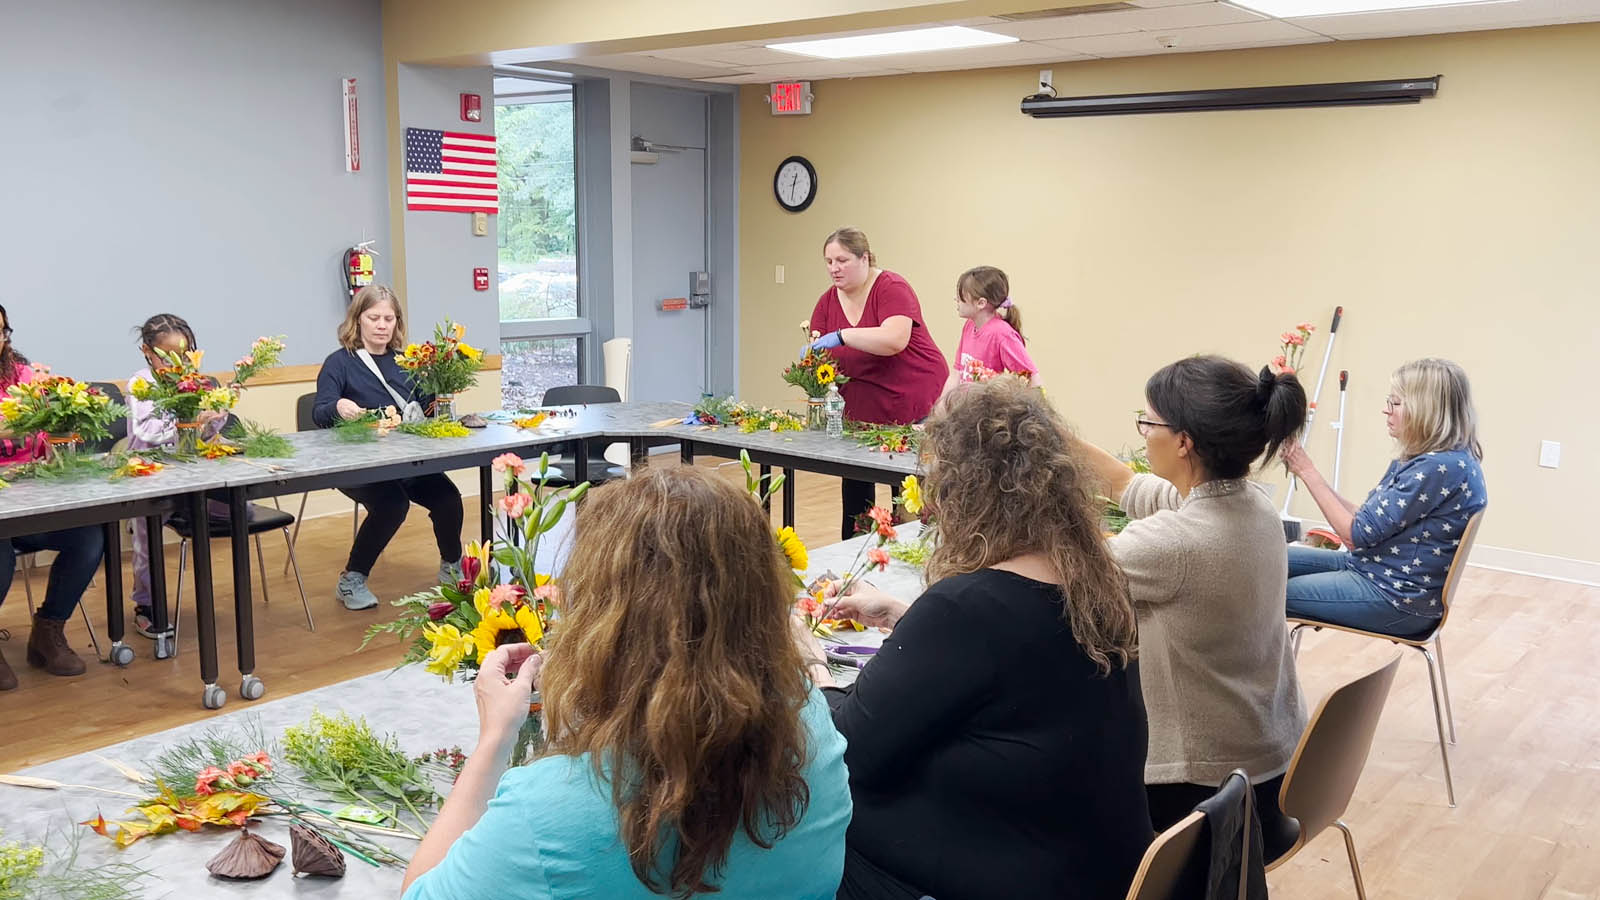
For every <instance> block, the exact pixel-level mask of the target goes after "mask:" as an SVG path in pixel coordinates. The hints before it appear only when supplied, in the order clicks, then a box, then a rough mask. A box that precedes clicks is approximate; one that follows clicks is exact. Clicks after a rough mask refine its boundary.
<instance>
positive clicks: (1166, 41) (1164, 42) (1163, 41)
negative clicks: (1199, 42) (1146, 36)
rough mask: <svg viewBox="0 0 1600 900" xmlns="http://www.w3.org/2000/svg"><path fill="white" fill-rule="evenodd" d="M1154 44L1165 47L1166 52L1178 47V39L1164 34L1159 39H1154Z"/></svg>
mask: <svg viewBox="0 0 1600 900" xmlns="http://www.w3.org/2000/svg"><path fill="white" fill-rule="evenodd" d="M1156 43H1158V44H1160V45H1161V46H1162V47H1165V48H1166V49H1168V50H1171V49H1172V48H1173V47H1176V46H1178V39H1177V38H1175V37H1173V36H1171V35H1165V34H1164V35H1161V36H1160V37H1157V38H1156Z"/></svg>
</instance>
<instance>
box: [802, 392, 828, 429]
mask: <svg viewBox="0 0 1600 900" xmlns="http://www.w3.org/2000/svg"><path fill="white" fill-rule="evenodd" d="M827 427H828V412H827V410H826V409H824V408H823V399H822V398H821V397H808V398H806V430H807V431H822V430H823V429H825V428H827Z"/></svg>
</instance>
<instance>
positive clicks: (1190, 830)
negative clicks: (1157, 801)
mask: <svg viewBox="0 0 1600 900" xmlns="http://www.w3.org/2000/svg"><path fill="white" fill-rule="evenodd" d="M1205 824H1206V816H1205V813H1202V812H1199V811H1198V810H1197V811H1195V812H1192V813H1189V814H1188V815H1187V816H1184V817H1183V818H1182V819H1179V820H1178V824H1176V825H1174V826H1172V827H1171V828H1168V829H1167V830H1166V831H1163V832H1161V833H1160V834H1158V835H1156V839H1155V841H1153V842H1152V843H1151V844H1150V846H1149V847H1148V848H1147V849H1146V850H1145V851H1144V858H1143V859H1141V860H1139V870H1138V871H1137V872H1135V873H1134V875H1133V885H1132V886H1131V887H1129V888H1128V898H1127V900H1173V898H1177V897H1180V896H1181V895H1180V893H1179V890H1180V888H1182V887H1183V886H1184V884H1185V883H1187V882H1189V881H1190V879H1189V878H1186V877H1185V875H1186V874H1187V873H1189V872H1190V871H1191V870H1192V869H1193V866H1194V864H1195V863H1196V854H1197V852H1198V850H1199V847H1200V834H1201V832H1202V831H1204V830H1205Z"/></svg>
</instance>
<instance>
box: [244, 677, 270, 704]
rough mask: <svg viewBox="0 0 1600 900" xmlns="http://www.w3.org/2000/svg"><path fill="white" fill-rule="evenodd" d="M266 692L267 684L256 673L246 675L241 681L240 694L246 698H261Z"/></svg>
mask: <svg viewBox="0 0 1600 900" xmlns="http://www.w3.org/2000/svg"><path fill="white" fill-rule="evenodd" d="M266 692H267V686H266V685H265V684H262V683H261V679H259V678H257V677H255V676H254V675H246V676H245V677H244V680H243V681H241V682H239V696H241V697H243V698H244V699H246V700H260V699H261V695H262V694H265V693H266Z"/></svg>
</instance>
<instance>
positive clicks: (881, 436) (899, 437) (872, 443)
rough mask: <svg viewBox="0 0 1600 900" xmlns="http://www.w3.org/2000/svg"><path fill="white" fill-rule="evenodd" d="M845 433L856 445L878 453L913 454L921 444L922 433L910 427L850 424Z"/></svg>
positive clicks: (861, 423)
mask: <svg viewBox="0 0 1600 900" xmlns="http://www.w3.org/2000/svg"><path fill="white" fill-rule="evenodd" d="M845 433H846V434H847V435H849V436H850V437H852V438H854V439H855V441H856V443H857V444H860V445H861V446H863V447H865V448H867V449H868V450H876V451H878V452H879V453H915V452H917V447H918V445H920V444H921V442H922V432H920V431H918V430H917V429H916V427H915V426H912V425H872V424H868V423H866V422H851V423H850V424H849V425H847V426H846V427H845Z"/></svg>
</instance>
